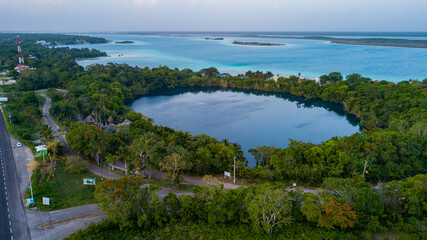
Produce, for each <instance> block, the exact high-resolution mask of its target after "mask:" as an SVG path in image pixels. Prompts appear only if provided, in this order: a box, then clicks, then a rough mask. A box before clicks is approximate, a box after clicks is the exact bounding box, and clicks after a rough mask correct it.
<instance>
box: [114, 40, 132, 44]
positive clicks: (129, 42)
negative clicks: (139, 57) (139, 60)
mask: <svg viewBox="0 0 427 240" xmlns="http://www.w3.org/2000/svg"><path fill="white" fill-rule="evenodd" d="M116 43H117V44H131V43H135V42H132V41H128V40H126V41H120V42H116Z"/></svg>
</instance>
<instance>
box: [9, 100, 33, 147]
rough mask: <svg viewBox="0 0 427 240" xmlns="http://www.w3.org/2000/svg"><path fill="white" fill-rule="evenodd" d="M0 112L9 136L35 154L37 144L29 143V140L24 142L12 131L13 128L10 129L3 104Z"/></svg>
mask: <svg viewBox="0 0 427 240" xmlns="http://www.w3.org/2000/svg"><path fill="white" fill-rule="evenodd" d="M2 110H3V112H2V114H3V119H4V122H5V124H6V129H7V131H8V132H9V134H10V135H12V136H13V137H14V138H15V139H16V140H18V141H20V142H21V143H23V144H25V145H26V146H27V147H29V148H30V149H31V151H32V152H33V153H35V151H36V150H35V146H36V145H38V144H35V143H33V142H32V141H30V140H26V139H24V138H22V137H21V136H19V134H17V133H16V132H15V131H14V128H13V127H12V125H11V124H10V119H9V115H8V114H6V111H7V110H6V108H5V106H4V104H2Z"/></svg>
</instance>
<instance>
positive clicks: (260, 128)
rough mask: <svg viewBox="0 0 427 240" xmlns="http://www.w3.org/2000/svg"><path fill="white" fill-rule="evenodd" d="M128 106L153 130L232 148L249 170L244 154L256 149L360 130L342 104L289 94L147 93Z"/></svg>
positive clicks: (190, 90)
mask: <svg viewBox="0 0 427 240" xmlns="http://www.w3.org/2000/svg"><path fill="white" fill-rule="evenodd" d="M129 107H131V108H132V109H133V110H134V111H136V112H139V113H142V114H144V115H146V116H148V117H150V118H153V119H154V122H155V124H158V125H163V126H168V127H171V128H173V129H175V130H182V131H184V132H187V131H188V132H189V133H191V134H193V135H196V134H202V133H204V134H207V135H209V136H212V137H215V138H217V139H218V140H222V139H227V140H229V141H230V142H234V143H238V144H240V145H241V146H242V149H243V151H244V152H245V157H246V158H247V159H248V160H249V165H251V166H254V164H255V161H254V159H253V157H252V155H251V154H250V153H249V152H248V150H249V149H251V148H255V147H257V146H262V145H264V146H270V145H273V146H275V147H280V148H285V147H286V146H287V144H288V143H289V138H291V139H294V140H300V141H305V142H312V143H315V144H318V143H321V142H322V141H326V140H328V139H330V138H331V137H334V136H349V135H351V134H353V133H355V132H358V131H360V125H359V120H358V119H357V118H356V117H355V116H354V115H351V114H349V113H347V112H346V111H344V109H343V106H342V105H340V104H336V103H330V102H324V101H321V100H318V99H306V98H302V97H296V96H293V95H290V94H278V93H266V92H259V91H240V90H239V91H237V90H230V89H226V90H224V89H219V88H183V89H168V90H156V91H152V92H150V94H149V95H147V96H144V97H141V98H139V99H137V100H136V101H134V102H133V103H132V104H131V105H130V106H129Z"/></svg>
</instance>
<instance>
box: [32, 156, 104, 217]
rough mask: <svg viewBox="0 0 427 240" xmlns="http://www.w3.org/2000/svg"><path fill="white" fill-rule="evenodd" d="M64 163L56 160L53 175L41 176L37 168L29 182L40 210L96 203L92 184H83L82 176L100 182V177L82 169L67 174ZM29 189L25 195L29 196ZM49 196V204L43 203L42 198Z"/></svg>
mask: <svg viewBox="0 0 427 240" xmlns="http://www.w3.org/2000/svg"><path fill="white" fill-rule="evenodd" d="M64 169H65V163H64V162H63V161H58V162H57V165H56V169H55V171H54V175H53V176H51V174H50V173H46V174H45V175H44V177H43V180H42V183H41V184H39V183H40V179H41V178H42V173H41V169H40V168H38V169H37V170H36V171H35V172H34V174H33V176H32V177H31V182H32V186H33V193H34V201H35V204H34V205H35V206H36V207H37V208H38V209H39V210H42V211H50V210H58V209H64V208H70V207H76V206H81V205H86V204H91V203H96V199H95V198H94V196H93V192H94V191H95V186H94V185H83V178H95V179H96V183H97V184H99V183H100V182H101V178H100V177H98V176H96V175H95V174H93V173H91V172H89V171H88V170H84V171H83V172H81V173H79V174H69V173H68V172H66V171H65V170H64ZM30 195H31V194H30V190H29V189H28V190H27V192H26V197H27V198H28V197H30ZM43 197H49V198H50V201H51V204H50V205H43V204H42V198H43Z"/></svg>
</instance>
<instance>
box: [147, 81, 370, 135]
mask: <svg viewBox="0 0 427 240" xmlns="http://www.w3.org/2000/svg"><path fill="white" fill-rule="evenodd" d="M217 91H229V92H238V93H244V94H247V95H250V94H254V95H256V96H265V97H270V96H274V97H277V98H281V99H284V100H287V101H289V102H294V103H296V106H297V107H298V108H314V107H318V108H324V109H326V110H328V111H331V112H334V113H336V114H338V115H339V116H342V117H345V118H346V119H347V121H348V122H349V123H350V124H351V125H352V126H359V124H360V119H359V118H357V116H356V115H354V114H351V113H349V112H347V111H345V110H344V106H343V105H342V104H339V103H334V102H328V101H323V100H321V99H313V98H305V97H299V96H295V95H292V94H289V93H274V92H265V91H257V90H244V89H229V88H227V89H224V88H220V87H187V88H174V89H160V90H154V91H151V92H150V93H149V94H148V95H147V96H158V95H162V96H173V95H178V94H183V93H193V94H197V93H200V92H203V93H209V94H210V93H214V92H217ZM303 124H304V123H301V124H300V125H299V126H296V127H298V128H302V127H304V126H302V125H303ZM359 130H362V128H361V127H360V126H359Z"/></svg>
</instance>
